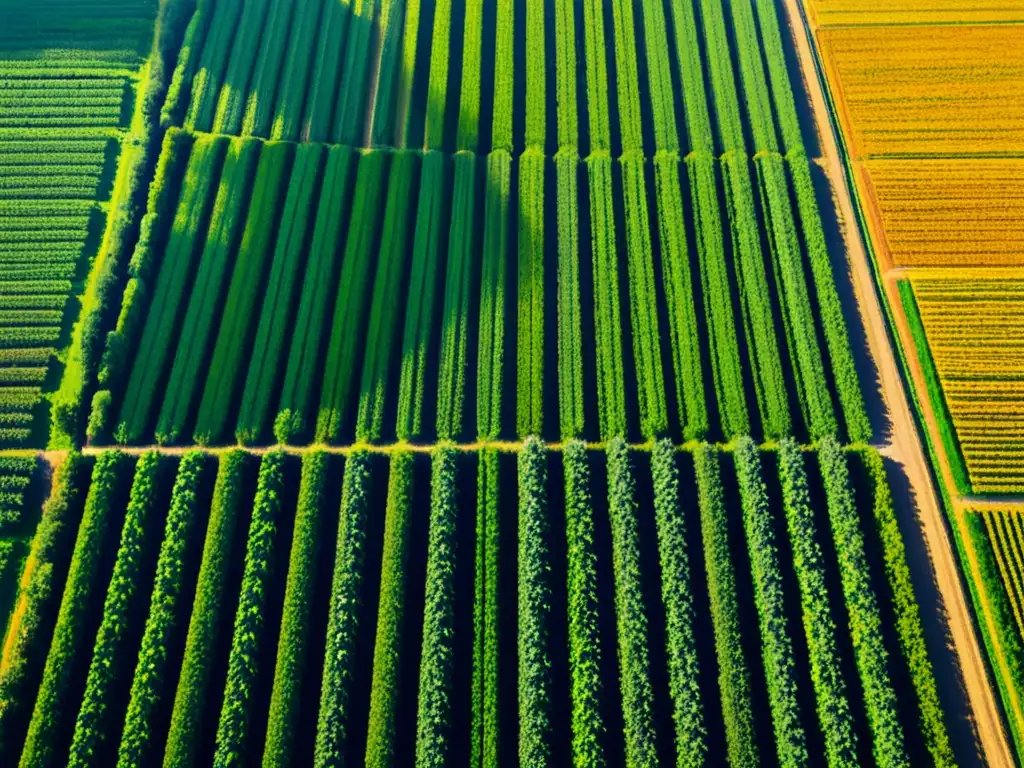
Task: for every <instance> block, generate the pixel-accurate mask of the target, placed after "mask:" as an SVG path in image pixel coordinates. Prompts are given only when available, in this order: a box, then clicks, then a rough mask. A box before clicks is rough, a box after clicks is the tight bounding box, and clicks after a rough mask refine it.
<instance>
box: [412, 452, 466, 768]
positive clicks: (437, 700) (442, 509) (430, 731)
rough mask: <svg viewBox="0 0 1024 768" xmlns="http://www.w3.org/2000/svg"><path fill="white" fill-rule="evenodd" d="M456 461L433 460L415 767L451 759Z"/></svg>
mask: <svg viewBox="0 0 1024 768" xmlns="http://www.w3.org/2000/svg"><path fill="white" fill-rule="evenodd" d="M455 457H456V454H455V451H454V450H453V449H451V448H447V447H442V448H439V449H438V450H437V452H436V453H435V454H434V456H433V459H432V461H433V469H432V473H431V480H430V531H429V533H428V538H427V583H426V593H425V595H424V598H423V651H422V654H421V656H420V689H419V699H418V712H417V718H416V765H418V766H443V765H446V764H447V761H448V760H449V759H450V757H449V751H450V747H449V742H450V740H451V737H452V733H451V726H452V723H451V714H452V693H453V692H452V674H453V671H454V665H455V642H454V635H455V558H456V554H457V553H456V549H455V522H456V518H457V517H458V499H457V494H458V491H457V483H456V481H457V478H456V469H455Z"/></svg>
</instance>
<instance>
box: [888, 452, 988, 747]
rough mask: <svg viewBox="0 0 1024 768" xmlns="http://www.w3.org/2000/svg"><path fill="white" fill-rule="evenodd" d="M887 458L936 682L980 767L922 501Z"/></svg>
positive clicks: (958, 736) (956, 737)
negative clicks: (924, 527) (920, 505)
mask: <svg viewBox="0 0 1024 768" xmlns="http://www.w3.org/2000/svg"><path fill="white" fill-rule="evenodd" d="M883 461H884V462H885V473H886V477H887V479H888V481H889V488H890V489H891V490H892V496H893V504H894V507H895V509H896V522H897V523H898V524H899V529H900V534H901V535H902V537H903V544H904V546H905V547H906V551H907V564H908V565H909V566H910V579H911V581H912V582H913V585H914V595H915V596H916V597H917V602H918V604H919V605H920V607H921V610H920V616H921V623H922V626H923V628H924V639H925V644H926V645H927V647H928V656H929V658H930V659H931V662H932V666H933V668H934V670H935V682H936V684H937V685H938V692H939V700H940V701H941V702H942V709H943V712H944V713H945V715H946V717H945V722H946V728H947V729H948V731H949V738H950V742H951V744H952V746H953V751H954V753H955V754H956V759H957V764H958V765H962V766H980V765H983V764H984V763H983V760H982V759H981V756H980V755H979V754H978V752H977V743H976V739H975V732H974V726H973V723H972V722H971V719H970V717H971V711H970V706H969V704H968V702H967V698H966V694H965V687H964V682H963V676H962V673H961V669H960V665H959V662H958V661H957V656H956V653H955V652H954V651H953V650H952V640H951V638H950V630H949V620H948V616H947V614H946V609H945V606H944V605H943V603H942V598H941V597H940V595H939V591H938V588H937V586H936V583H935V571H934V569H933V568H932V564H931V555H930V553H929V551H928V545H927V543H926V542H925V539H924V533H923V532H922V530H921V524H920V521H919V520H918V517H917V512H916V511H917V500H916V498H915V496H914V491H913V488H912V487H911V485H910V481H909V479H908V478H907V475H906V473H905V472H904V469H903V466H902V465H901V464H899V463H898V462H895V461H893V460H892V459H889V458H884V457H883ZM883 620H884V617H883Z"/></svg>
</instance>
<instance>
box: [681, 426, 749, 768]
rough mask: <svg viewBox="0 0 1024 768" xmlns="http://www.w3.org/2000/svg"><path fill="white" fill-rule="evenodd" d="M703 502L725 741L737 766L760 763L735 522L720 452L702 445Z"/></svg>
mask: <svg viewBox="0 0 1024 768" xmlns="http://www.w3.org/2000/svg"><path fill="white" fill-rule="evenodd" d="M693 460H694V467H695V469H696V472H697V491H698V498H699V501H700V528H701V537H702V538H703V540H704V562H705V568H706V569H707V575H708V595H709V597H710V599H711V621H712V624H713V625H714V628H715V653H716V655H717V656H718V687H719V691H720V692H721V697H722V717H723V719H724V721H725V740H726V746H727V747H728V752H729V762H730V763H731V764H732V765H757V764H758V751H759V750H758V747H757V742H756V741H755V738H754V713H753V711H752V709H751V706H752V703H751V699H750V670H749V668H748V666H747V660H746V659H745V658H744V655H743V643H742V640H741V639H740V638H741V630H740V616H739V608H738V606H737V603H736V575H735V573H734V571H733V565H732V558H731V556H730V552H729V527H728V521H727V520H726V508H725V496H724V493H723V490H722V475H721V469H720V467H719V458H718V453H717V451H716V450H715V449H714V448H712V447H711V446H709V445H707V444H701V445H699V446H698V447H697V450H696V451H694V454H693Z"/></svg>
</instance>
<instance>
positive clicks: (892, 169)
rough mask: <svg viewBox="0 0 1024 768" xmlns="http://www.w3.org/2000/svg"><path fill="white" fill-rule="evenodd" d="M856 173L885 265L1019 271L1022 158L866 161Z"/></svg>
mask: <svg viewBox="0 0 1024 768" xmlns="http://www.w3.org/2000/svg"><path fill="white" fill-rule="evenodd" d="M862 169H863V176H864V183H865V185H866V187H867V192H868V201H869V203H870V204H872V205H873V206H874V208H875V209H876V211H877V213H878V216H879V218H880V221H881V228H882V230H883V232H882V237H884V240H885V246H886V248H885V250H887V251H888V255H889V257H890V258H891V260H892V264H893V266H897V267H947V266H949V267H1008V266H1024V159H1011V158H1000V159H975V158H947V159H923V158H922V159H916V160H888V159H886V160H868V161H866V162H864V163H863V164H862Z"/></svg>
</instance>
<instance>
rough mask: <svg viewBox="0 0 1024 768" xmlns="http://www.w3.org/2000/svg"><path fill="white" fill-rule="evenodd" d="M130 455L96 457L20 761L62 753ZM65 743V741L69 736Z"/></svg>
mask: <svg viewBox="0 0 1024 768" xmlns="http://www.w3.org/2000/svg"><path fill="white" fill-rule="evenodd" d="M129 464H131V459H130V458H129V457H128V456H126V455H125V454H123V453H120V452H118V451H108V452H105V453H103V454H102V455H100V456H99V457H98V458H97V459H96V463H95V465H94V466H93V472H92V480H91V482H90V484H89V495H88V496H87V497H86V500H85V509H84V510H83V512H82V522H81V525H79V527H78V537H77V538H76V540H75V551H74V554H73V555H72V557H71V566H70V568H69V569H68V575H67V581H66V582H65V584H64V593H63V596H62V597H61V603H60V611H59V612H58V614H57V622H56V624H55V625H54V628H53V635H52V640H51V641H50V650H49V653H48V654H47V657H46V664H45V666H44V667H43V676H42V680H41V682H40V684H39V690H38V692H37V693H36V701H35V708H34V709H33V711H32V719H31V721H30V722H29V725H28V733H27V735H26V736H25V743H24V745H23V747H22V752H21V765H22V766H25V768H28V766H36V765H49V764H52V763H54V762H55V761H56V762H59V761H60V759H61V758H62V756H61V754H60V751H61V750H62V747H61V742H62V741H63V739H62V738H61V733H62V730H61V729H62V728H63V727H64V725H63V724H64V720H65V717H66V716H70V715H71V714H72V713H73V711H74V710H73V708H74V707H75V706H76V705H77V703H78V702H77V701H75V702H71V701H68V700H67V695H68V694H69V693H70V691H69V689H70V687H71V683H72V680H71V678H72V675H73V674H74V669H75V666H76V665H77V664H78V663H79V662H80V660H81V653H82V652H83V646H84V645H85V644H86V643H87V642H88V641H87V640H85V639H84V638H83V636H82V631H83V629H84V627H85V623H86V621H87V620H88V615H89V607H90V604H91V601H92V599H93V597H94V592H95V590H96V589H102V585H101V584H99V583H98V581H99V578H100V563H101V562H102V558H103V557H104V553H105V552H106V551H107V546H109V545H107V544H106V540H107V539H108V538H109V537H108V536H107V529H108V528H109V527H110V525H111V524H112V523H111V519H112V518H113V520H114V523H116V520H117V515H118V513H117V511H116V510H115V509H114V505H115V502H116V500H117V496H118V494H119V492H120V489H121V483H122V482H123V480H124V479H125V475H126V473H127V472H128V465H129ZM65 744H66V742H65Z"/></svg>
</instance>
